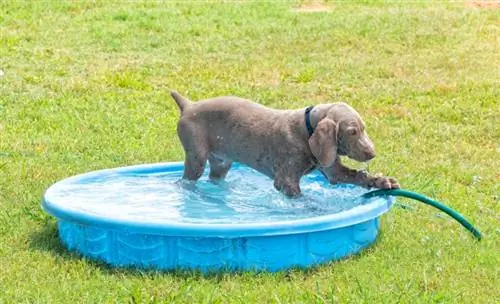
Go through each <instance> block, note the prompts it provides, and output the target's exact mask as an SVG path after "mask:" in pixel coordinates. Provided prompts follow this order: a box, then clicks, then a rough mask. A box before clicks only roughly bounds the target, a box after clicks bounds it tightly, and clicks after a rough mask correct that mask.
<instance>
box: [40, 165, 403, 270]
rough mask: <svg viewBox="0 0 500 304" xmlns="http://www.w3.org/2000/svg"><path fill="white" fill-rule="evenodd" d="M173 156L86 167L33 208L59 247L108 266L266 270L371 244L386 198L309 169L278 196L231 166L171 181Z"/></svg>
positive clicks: (177, 172)
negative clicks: (49, 223)
mask: <svg viewBox="0 0 500 304" xmlns="http://www.w3.org/2000/svg"><path fill="white" fill-rule="evenodd" d="M182 171H183V164H182V163H161V164H148V165H139V166H132V167H122V168H116V169H109V170H101V171H94V172H90V173H86V174H82V175H77V176H74V177H70V178H68V179H65V180H62V181H59V182H57V183H55V184H54V185H52V186H51V187H50V188H49V189H47V191H46V193H45V195H44V197H43V201H42V207H43V209H44V210H45V211H46V212H48V213H49V214H51V215H53V216H55V217H56V218H57V219H58V228H59V236H60V238H61V240H62V242H63V244H64V245H65V246H66V247H67V248H68V249H69V250H73V251H77V252H79V253H80V254H81V255H83V256H85V257H87V258H90V259H95V260H100V261H104V262H106V263H108V264H110V265H113V266H126V267H129V266H132V267H141V268H153V269H198V270H201V271H211V270H266V271H278V270H283V269H287V268H291V267H308V266H312V265H316V264H320V263H325V262H328V261H332V260H337V259H341V258H343V257H346V256H348V255H351V254H354V253H356V252H358V251H360V250H361V249H362V248H364V247H366V246H368V245H370V244H371V243H373V242H374V241H375V239H376V237H377V234H378V231H379V217H380V216H381V215H382V214H383V213H385V212H387V211H388V210H389V209H390V208H391V206H392V204H393V203H394V198H392V197H376V198H372V199H360V198H359V196H360V195H362V194H363V193H365V192H366V191H367V190H366V189H363V188H359V187H355V186H352V185H337V186H331V185H329V184H328V183H327V181H326V180H325V179H324V177H323V176H322V175H321V174H320V173H318V172H314V173H311V174H310V175H308V176H306V177H304V178H303V179H302V181H301V188H302V192H303V194H304V195H303V197H302V198H299V199H287V198H285V197H284V196H283V195H282V194H280V193H278V192H277V191H276V190H274V188H273V182H272V180H270V179H269V178H267V177H265V176H264V175H262V174H260V173H258V172H256V171H254V170H252V169H250V168H248V167H246V166H243V165H239V164H234V165H233V168H232V169H231V171H230V172H229V174H228V176H227V178H226V181H223V182H219V183H213V182H210V181H209V180H208V178H207V172H206V173H205V175H204V176H203V177H202V178H201V179H200V180H199V181H198V182H197V183H189V182H185V181H181V176H182Z"/></svg>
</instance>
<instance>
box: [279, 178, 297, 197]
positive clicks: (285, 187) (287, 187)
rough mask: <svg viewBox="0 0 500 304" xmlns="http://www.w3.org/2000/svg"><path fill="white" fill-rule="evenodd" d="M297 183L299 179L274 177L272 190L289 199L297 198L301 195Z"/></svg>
mask: <svg viewBox="0 0 500 304" xmlns="http://www.w3.org/2000/svg"><path fill="white" fill-rule="evenodd" d="M299 181H300V178H295V177H290V176H284V175H276V176H275V177H274V188H276V190H278V191H280V192H282V193H284V194H285V195H286V196H288V197H290V198H294V197H299V196H300V195H301V191H300V185H299Z"/></svg>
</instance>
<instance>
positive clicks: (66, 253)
mask: <svg viewBox="0 0 500 304" xmlns="http://www.w3.org/2000/svg"><path fill="white" fill-rule="evenodd" d="M382 234H383V233H382V231H380V235H379V236H378V237H377V239H376V240H375V241H374V242H373V243H372V244H371V245H369V246H368V247H366V248H364V249H362V250H361V251H360V252H358V253H357V254H354V255H351V256H348V257H345V258H342V259H340V260H336V261H331V262H326V263H324V264H319V265H314V266H311V267H308V268H299V267H294V268H291V269H289V270H284V271H279V272H274V273H273V272H266V271H239V270H236V271H235V270H229V271H223V270H222V271H210V272H201V271H198V270H184V269H178V270H155V269H148V268H141V267H132V266H130V267H117V266H111V265H109V264H107V263H105V262H100V261H96V260H93V259H89V258H86V257H84V256H83V255H81V254H79V253H77V252H75V251H70V250H68V249H67V248H66V247H65V246H64V245H63V244H62V242H61V240H60V239H59V235H58V231H57V225H56V224H55V223H47V224H46V225H45V226H44V228H42V229H40V230H38V231H36V232H34V233H32V234H31V235H30V244H29V247H30V249H32V250H37V251H44V252H49V253H50V254H52V255H53V256H55V257H57V258H60V259H62V260H64V261H83V262H85V263H86V264H87V265H88V266H89V267H92V268H99V269H100V270H101V271H102V272H104V273H106V274H110V275H115V274H126V275H135V276H154V275H171V276H175V277H178V278H181V279H193V278H205V279H210V280H215V281H221V280H222V279H224V278H228V277H233V278H236V277H243V276H245V277H247V276H254V277H260V276H266V275H272V276H278V277H281V278H282V279H283V280H290V279H292V277H296V276H297V275H298V276H304V277H307V276H310V275H314V274H315V273H317V272H319V271H321V270H322V269H324V268H325V267H335V264H337V263H339V262H342V261H346V260H351V261H353V262H354V261H356V260H359V259H362V258H363V257H364V256H366V255H371V254H374V253H375V252H376V251H377V247H378V246H377V244H378V243H379V242H380V239H381V238H382V237H383V235H382Z"/></svg>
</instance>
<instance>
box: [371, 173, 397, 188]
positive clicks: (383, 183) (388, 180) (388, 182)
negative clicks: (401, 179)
mask: <svg viewBox="0 0 500 304" xmlns="http://www.w3.org/2000/svg"><path fill="white" fill-rule="evenodd" d="M370 186H372V187H374V188H379V189H399V188H400V187H401V186H400V185H399V183H398V181H397V180H396V179H395V178H392V177H386V176H376V177H373V179H372V180H371V183H370Z"/></svg>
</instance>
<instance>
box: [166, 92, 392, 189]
mask: <svg viewBox="0 0 500 304" xmlns="http://www.w3.org/2000/svg"><path fill="white" fill-rule="evenodd" d="M171 95H172V98H173V99H174V100H175V101H176V103H177V105H178V106H179V109H180V112H181V117H180V120H179V122H178V125H177V134H178V135H179V138H180V141H181V143H182V146H183V148H184V152H185V164H184V176H183V178H184V179H187V180H192V181H195V180H198V179H199V178H200V177H201V175H202V174H203V171H204V169H205V165H206V162H207V160H208V161H209V164H210V178H211V179H214V180H217V179H223V178H224V177H225V176H226V174H227V172H228V171H229V169H230V168H231V164H232V162H233V161H234V162H239V163H242V164H245V165H247V166H249V167H251V168H253V169H255V170H257V171H259V172H261V173H262V174H265V175H267V176H268V177H270V178H271V179H273V180H274V187H275V188H276V189H277V190H278V191H281V192H283V193H284V194H285V195H287V196H289V197H296V196H300V194H301V192H300V186H299V183H300V179H301V177H302V176H304V175H306V174H308V173H310V172H312V171H313V170H315V169H319V170H320V171H321V172H322V173H323V175H324V176H325V177H326V178H327V179H328V181H329V182H330V183H331V184H336V183H350V184H355V185H359V186H362V187H365V188H371V187H375V188H385V189H391V188H399V184H398V182H397V181H396V180H395V179H394V178H390V177H384V176H374V175H370V174H368V173H367V172H365V171H357V170H353V169H349V168H347V167H345V166H344V165H343V164H342V163H341V160H340V156H341V155H345V156H347V157H349V158H351V159H354V160H356V161H360V162H365V161H368V160H370V159H372V158H374V157H375V149H374V145H373V143H372V141H371V140H370V138H369V137H368V135H367V134H366V131H365V125H364V123H363V120H362V119H361V117H360V115H359V114H358V113H357V112H356V111H355V110H354V109H353V108H352V107H350V106H349V105H347V104H345V103H341V102H340V103H332V104H320V105H316V106H314V107H308V108H307V109H300V110H276V109H270V108H267V107H264V106H262V105H259V104H257V103H254V102H252V101H250V100H246V99H243V98H239V97H233V96H226V97H217V98H212V99H207V100H202V101H199V102H196V103H192V102H190V101H189V100H188V99H186V98H184V97H183V96H181V95H180V94H178V93H177V92H172V93H171Z"/></svg>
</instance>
